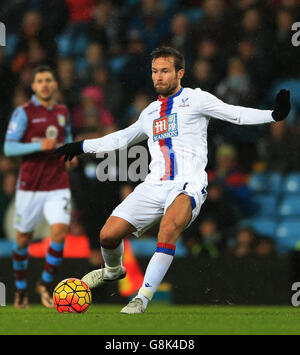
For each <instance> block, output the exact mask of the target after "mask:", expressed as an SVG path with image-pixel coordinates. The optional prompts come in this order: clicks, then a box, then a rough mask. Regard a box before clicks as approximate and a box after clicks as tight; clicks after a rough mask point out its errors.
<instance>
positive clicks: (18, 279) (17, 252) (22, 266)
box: [13, 242, 28, 290]
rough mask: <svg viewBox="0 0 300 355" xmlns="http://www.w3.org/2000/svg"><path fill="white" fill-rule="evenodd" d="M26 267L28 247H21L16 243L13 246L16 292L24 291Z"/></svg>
mask: <svg viewBox="0 0 300 355" xmlns="http://www.w3.org/2000/svg"><path fill="white" fill-rule="evenodd" d="M27 267H28V246H25V247H21V246H19V244H18V243H17V242H15V243H14V245H13V271H14V277H15V286H16V289H18V290H26V288H27V282H26V272H27Z"/></svg>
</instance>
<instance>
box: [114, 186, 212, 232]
mask: <svg viewBox="0 0 300 355" xmlns="http://www.w3.org/2000/svg"><path fill="white" fill-rule="evenodd" d="M182 193H184V194H186V195H188V196H190V198H191V203H192V208H193V209H192V218H191V220H190V222H189V224H188V225H187V226H186V228H188V227H189V226H190V225H191V223H192V222H193V221H194V220H195V218H196V217H197V216H198V214H199V212H200V208H201V206H202V204H203V203H204V201H205V199H206V196H207V192H206V187H203V188H202V189H196V188H195V187H194V186H193V185H192V184H191V183H173V182H172V183H158V184H153V183H150V182H146V181H145V182H143V183H141V184H140V185H138V186H137V187H136V188H135V189H134V190H133V192H132V193H131V194H129V195H128V196H127V197H126V198H125V199H124V200H123V201H122V202H121V203H120V204H119V205H118V206H117V207H116V208H115V209H114V210H113V212H112V213H111V216H115V217H120V218H123V219H125V220H126V221H127V222H129V223H130V224H131V225H133V226H134V227H135V228H136V232H134V233H133V234H134V235H135V236H136V237H140V236H141V235H142V234H143V233H144V232H145V231H146V230H147V229H149V228H150V227H152V226H153V225H155V224H156V223H158V222H159V221H160V220H161V218H162V217H163V215H164V214H165V213H166V210H167V208H168V207H169V206H170V205H171V204H172V202H173V201H174V200H175V198H176V197H177V196H178V195H180V194H182Z"/></svg>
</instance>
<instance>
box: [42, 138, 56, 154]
mask: <svg viewBox="0 0 300 355" xmlns="http://www.w3.org/2000/svg"><path fill="white" fill-rule="evenodd" d="M55 146H56V139H53V138H44V139H43V140H42V142H41V150H42V151H45V150H52V149H54V148H55Z"/></svg>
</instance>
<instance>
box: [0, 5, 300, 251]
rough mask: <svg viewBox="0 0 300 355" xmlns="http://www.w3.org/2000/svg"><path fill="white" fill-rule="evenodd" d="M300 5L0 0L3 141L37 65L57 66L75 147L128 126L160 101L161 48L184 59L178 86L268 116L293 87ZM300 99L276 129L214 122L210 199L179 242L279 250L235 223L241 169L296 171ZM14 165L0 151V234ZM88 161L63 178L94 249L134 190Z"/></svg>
mask: <svg viewBox="0 0 300 355" xmlns="http://www.w3.org/2000/svg"><path fill="white" fill-rule="evenodd" d="M299 9H300V6H299V3H298V1H297V0H260V1H258V0H140V1H138V0H49V1H39V0H18V1H17V0H3V1H2V2H1V4H0V17H1V18H0V21H1V22H3V23H4V24H5V25H6V47H0V77H1V80H0V91H1V95H0V122H1V128H0V132H1V135H0V139H1V144H3V139H4V135H5V130H6V127H7V124H8V120H9V118H10V114H11V112H12V110H13V109H14V108H15V107H17V106H19V105H22V104H23V103H25V102H26V101H27V100H29V99H30V97H31V89H30V88H31V74H32V70H33V68H35V67H36V66H37V65H39V64H49V65H51V66H53V67H54V68H55V69H56V70H57V74H58V78H59V84H60V88H59V91H58V93H57V101H58V102H62V103H65V104H66V105H67V106H68V108H69V110H70V113H71V121H72V131H73V132H72V133H73V137H74V140H79V139H83V138H94V137H100V136H103V135H105V134H108V133H110V132H113V131H115V130H118V129H122V128H124V127H126V126H128V125H129V124H131V123H133V122H134V121H135V120H136V119H137V117H138V116H139V113H140V112H141V111H142V110H143V109H144V108H145V107H146V106H147V105H148V104H149V103H150V102H151V101H153V100H154V99H155V97H156V96H155V92H154V91H153V88H152V82H151V71H150V64H151V63H150V55H149V54H150V52H151V51H152V50H153V49H155V48H156V47H157V46H160V45H163V44H166V45H170V46H173V47H175V48H177V49H179V50H180V51H182V52H183V53H184V55H185V58H186V74H185V77H184V80H183V86H186V87H192V88H195V87H200V88H201V89H202V90H206V91H209V92H211V93H212V94H214V95H216V96H217V97H219V98H220V99H222V100H223V101H225V102H227V103H229V104H234V105H241V106H248V107H256V108H263V109H264V108H265V109H271V108H272V106H273V103H274V98H275V93H276V88H278V87H280V85H285V86H284V87H285V88H290V86H291V85H294V86H293V87H294V88H297V87H298V89H299V83H300V66H299V64H298V63H299V47H294V46H293V45H292V43H291V36H292V31H291V27H292V24H293V23H294V22H296V21H297V19H298V20H299V18H300V11H299ZM297 85H298V86H297ZM299 92H300V90H298V96H296V95H297V90H296V89H295V90H293V91H292V111H291V114H290V116H289V118H288V120H286V121H284V122H281V123H276V124H270V125H262V126H248V127H241V126H236V125H232V124H229V123H224V122H221V121H217V120H211V123H210V126H209V132H208V133H209V138H208V147H209V164H208V167H207V171H208V176H209V182H210V186H209V188H208V198H207V201H206V203H205V205H204V207H203V209H202V211H201V213H200V216H199V217H198V219H197V220H196V222H194V224H193V227H192V228H189V229H188V230H187V231H186V233H185V234H184V236H183V240H184V243H185V246H186V247H187V249H188V250H189V252H190V253H192V254H195V255H200V254H201V253H207V254H209V255H211V256H212V257H216V256H218V255H219V254H220V253H222V252H223V251H224V250H227V251H230V252H231V253H234V254H236V255H239V256H241V255H249V254H253V253H256V254H259V255H265V254H270V253H273V252H275V249H274V245H273V242H272V239H270V238H268V237H265V236H257V235H255V233H254V232H253V230H251V229H250V228H248V227H243V228H241V229H239V228H238V227H237V226H238V225H239V221H240V220H241V219H243V218H244V217H247V216H249V215H251V205H250V203H249V194H250V192H249V188H248V185H247V181H248V178H249V174H251V173H252V172H253V171H268V170H270V171H273V170H275V171H280V172H282V173H287V172H289V171H295V170H300V160H299V158H298V156H297V152H298V151H299V148H300V146H299V145H300V129H299V127H300V125H299V123H300V98H299ZM18 164H19V160H18V159H8V158H6V157H4V156H3V155H2V156H0V182H1V186H0V187H1V191H0V237H5V236H7V232H6V230H5V227H4V224H5V223H4V220H5V213H6V212H7V209H8V208H9V206H10V204H11V202H12V199H13V196H14V191H15V183H16V180H17V174H18V166H19V165H18ZM96 166H97V159H95V158H93V157H86V156H84V157H81V158H80V164H79V166H78V168H77V169H75V170H74V171H72V172H70V176H71V184H72V191H73V197H74V217H73V219H72V221H73V222H72V232H73V233H74V234H76V233H77V234H80V233H86V234H88V236H89V237H90V240H91V243H92V245H93V246H95V248H97V247H98V245H97V243H98V231H99V229H100V227H101V225H102V224H103V223H104V221H105V219H106V218H107V217H108V215H109V214H110V212H111V211H112V209H113V208H114V206H115V205H116V204H117V203H118V202H119V201H121V200H122V199H123V198H125V197H126V196H127V194H128V193H130V191H131V190H132V188H133V185H132V184H131V183H130V182H128V183H117V182H116V183H101V184H100V183H99V182H98V180H97V178H96ZM83 186H84V188H83ZM1 221H2V223H1ZM232 237H234V240H235V243H233V244H230V242H229V241H230V240H231V239H232Z"/></svg>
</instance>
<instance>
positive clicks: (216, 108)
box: [196, 89, 275, 125]
mask: <svg viewBox="0 0 300 355" xmlns="http://www.w3.org/2000/svg"><path fill="white" fill-rule="evenodd" d="M196 90H197V91H198V92H197V94H198V99H199V110H200V112H201V114H203V115H205V116H208V117H212V118H216V119H219V120H223V121H227V122H231V123H234V124H238V125H256V124H262V123H270V122H275V120H274V119H273V117H272V111H271V110H259V109H255V108H250V107H243V106H236V105H230V104H226V103H225V102H223V101H222V100H220V99H218V98H217V97H216V96H214V95H212V94H210V93H208V92H206V91H202V90H200V89H196Z"/></svg>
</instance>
